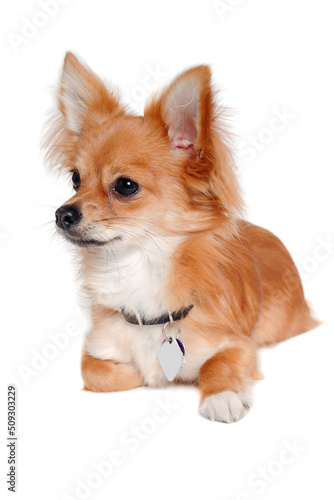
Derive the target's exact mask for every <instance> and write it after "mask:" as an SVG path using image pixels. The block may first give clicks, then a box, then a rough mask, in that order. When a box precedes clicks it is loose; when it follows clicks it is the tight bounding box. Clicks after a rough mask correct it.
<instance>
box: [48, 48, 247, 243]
mask: <svg viewBox="0 0 334 500" xmlns="http://www.w3.org/2000/svg"><path fill="white" fill-rule="evenodd" d="M57 113H58V115H57V117H56V119H55V120H53V122H52V124H51V126H50V128H49V131H48V135H47V138H46V141H45V144H44V145H45V148H46V149H47V157H48V159H49V161H50V163H51V164H52V165H56V166H57V167H58V168H60V169H61V170H62V171H67V172H68V173H69V175H71V177H72V183H73V188H74V191H75V194H74V195H73V196H72V198H70V199H69V200H68V201H66V203H64V204H63V205H62V206H61V207H60V208H59V209H58V210H57V211H56V224H57V226H58V228H59V231H60V232H61V233H62V234H63V235H64V236H65V237H66V238H67V239H68V240H70V241H72V242H73V243H75V244H77V245H80V246H101V245H106V244H107V243H110V242H113V241H115V242H116V241H129V240H134V239H140V237H141V236H142V235H146V236H147V235H149V234H159V235H162V236H163V235H177V234H188V233H194V232H199V231H203V230H206V229H208V228H212V227H214V226H215V225H217V224H222V223H223V222H224V223H225V224H226V227H228V226H231V221H233V220H234V217H235V216H236V215H237V214H238V213H239V211H240V209H241V201H240V196H239V191H238V186H237V183H236V179H235V176H234V172H233V161H232V157H231V154H230V149H229V147H228V143H227V141H226V140H222V138H221V131H220V129H219V127H218V116H217V107H216V105H215V103H214V93H213V91H212V88H211V73H210V69H209V68H208V66H197V67H194V68H192V69H189V70H187V71H185V72H184V73H182V74H181V75H180V76H178V77H177V78H176V79H175V80H174V81H173V82H172V84H171V85H170V86H169V87H168V88H167V89H165V90H164V91H163V92H162V93H161V94H160V95H159V96H158V97H155V98H154V99H152V100H151V101H150V102H149V104H148V105H147V106H146V108H145V113H144V116H135V115H133V114H131V113H130V112H128V111H127V109H126V108H125V107H124V106H123V105H122V104H121V103H120V102H119V99H118V97H117V96H116V95H115V93H114V92H112V91H110V90H108V89H107V87H106V86H105V84H104V83H103V82H102V81H101V80H100V79H99V78H98V77H97V76H96V75H95V74H94V73H93V72H92V71H91V70H90V69H89V68H87V67H86V66H85V65H84V64H82V63H81V62H79V60H78V59H77V58H76V57H75V56H74V55H73V54H71V53H68V54H67V55H66V57H65V61H64V67H63V71H62V75H61V79H60V84H59V89H58V111H57ZM223 133H224V132H223Z"/></svg>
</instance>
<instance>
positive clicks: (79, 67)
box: [58, 52, 119, 134]
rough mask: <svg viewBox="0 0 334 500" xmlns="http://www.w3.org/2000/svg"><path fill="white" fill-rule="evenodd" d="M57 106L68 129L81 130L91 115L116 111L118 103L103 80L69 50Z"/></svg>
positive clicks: (76, 131)
mask: <svg viewBox="0 0 334 500" xmlns="http://www.w3.org/2000/svg"><path fill="white" fill-rule="evenodd" d="M58 107H59V110H60V111H61V113H62V115H63V117H64V124H65V126H66V127H67V129H68V130H69V131H70V132H73V133H74V134H79V133H80V132H81V130H82V126H83V124H84V122H85V120H86V119H87V117H88V115H90V116H91V115H94V114H95V116H98V115H99V114H101V113H109V112H114V111H115V110H116V109H117V108H118V107H119V104H118V100H117V99H116V98H115V97H114V96H113V95H112V94H111V93H110V92H109V91H108V90H107V88H106V87H105V85H104V83H103V82H102V80H100V78H99V77H98V76H97V75H96V74H95V73H94V72H93V71H91V70H90V69H89V68H88V67H87V66H85V65H84V64H83V63H81V62H80V61H79V60H78V58H77V57H76V56H75V55H74V54H72V53H71V52H68V53H67V54H66V56H65V60H64V65H63V71H62V75H61V78H60V84H59V92H58Z"/></svg>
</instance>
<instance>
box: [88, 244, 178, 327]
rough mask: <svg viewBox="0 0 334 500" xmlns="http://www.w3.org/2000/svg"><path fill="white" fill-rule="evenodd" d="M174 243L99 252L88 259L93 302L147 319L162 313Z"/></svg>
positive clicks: (89, 283)
mask: <svg viewBox="0 0 334 500" xmlns="http://www.w3.org/2000/svg"><path fill="white" fill-rule="evenodd" d="M176 243H177V241H176V240H174V241H173V242H170V241H168V242H167V241H166V242H165V241H163V244H161V243H160V244H159V246H158V245H154V244H147V245H140V244H137V245H135V244H134V245H131V246H128V247H125V248H123V246H121V245H120V246H118V247H115V248H113V247H110V248H108V247H107V248H101V249H99V251H98V252H96V253H95V254H94V255H93V256H91V257H90V272H89V274H88V276H86V281H87V284H88V286H89V289H90V290H91V293H92V299H93V302H95V303H98V304H100V305H103V306H104V307H108V308H110V309H115V310H118V311H126V312H127V313H130V314H135V315H137V316H138V315H140V317H146V318H154V317H156V316H160V315H161V314H163V313H165V312H166V310H167V309H168V305H167V304H166V299H165V293H166V283H167V278H168V272H169V267H170V258H171V255H172V254H173V252H174V250H175V246H176Z"/></svg>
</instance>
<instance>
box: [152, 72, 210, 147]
mask: <svg viewBox="0 0 334 500" xmlns="http://www.w3.org/2000/svg"><path fill="white" fill-rule="evenodd" d="M213 109H214V103H213V92H212V89H211V71H210V68H209V67H208V66H205V65H202V66H197V67H195V68H191V69H189V70H187V71H185V72H184V73H182V74H181V75H179V76H178V77H177V78H176V79H175V80H174V81H173V82H172V84H171V85H170V86H169V87H168V88H167V89H166V90H165V91H164V92H163V94H162V95H161V96H160V98H159V99H156V100H155V101H153V102H151V103H150V104H149V105H148V106H147V108H146V109H145V116H150V115H151V116H152V115H154V114H155V115H156V116H157V115H158V116H159V117H160V118H161V120H162V122H163V124H164V126H165V127H166V130H167V132H168V136H169V139H170V142H171V146H172V148H175V149H183V150H188V151H189V152H190V153H197V154H200V152H201V151H202V149H203V148H205V147H206V146H208V141H210V128H211V125H212V120H213Z"/></svg>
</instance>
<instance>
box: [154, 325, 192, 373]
mask: <svg viewBox="0 0 334 500" xmlns="http://www.w3.org/2000/svg"><path fill="white" fill-rule="evenodd" d="M185 354H186V350H185V347H184V345H183V343H182V342H181V340H179V339H176V338H175V337H173V335H171V336H170V337H168V338H166V339H165V340H164V341H163V343H162V345H161V347H160V349H159V351H158V360H159V363H160V365H161V368H162V369H163V371H164V373H165V375H166V377H167V380H169V382H171V381H172V380H174V378H175V377H176V375H177V373H178V372H179V371H180V369H181V368H182V366H183V365H184V364H185V362H186V357H185Z"/></svg>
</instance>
